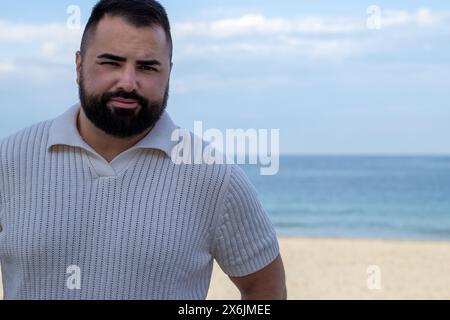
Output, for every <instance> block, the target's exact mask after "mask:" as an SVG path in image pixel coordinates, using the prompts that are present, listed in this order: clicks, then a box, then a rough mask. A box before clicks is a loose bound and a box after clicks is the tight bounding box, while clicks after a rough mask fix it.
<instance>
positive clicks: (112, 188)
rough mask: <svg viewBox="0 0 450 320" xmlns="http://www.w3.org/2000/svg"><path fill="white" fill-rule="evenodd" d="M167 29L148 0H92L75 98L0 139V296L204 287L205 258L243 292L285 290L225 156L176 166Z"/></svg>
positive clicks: (183, 292)
mask: <svg viewBox="0 0 450 320" xmlns="http://www.w3.org/2000/svg"><path fill="white" fill-rule="evenodd" d="M171 57H172V37H171V34H170V25H169V21H168V18H167V15H166V12H165V10H164V8H163V7H162V6H161V5H160V4H159V3H158V2H156V1H153V0H130V1H118V0H102V1H100V2H99V3H98V4H97V5H96V6H95V8H94V9H93V12H92V15H91V17H90V19H89V21H88V23H87V26H86V29H85V32H84V35H83V39H82V43H81V50H80V52H78V53H77V55H76V71H77V82H78V85H79V96H80V104H77V105H75V106H73V107H72V108H71V109H70V110H69V111H67V112H66V113H65V114H64V115H62V116H60V117H58V118H56V119H54V120H50V121H46V122H43V123H39V124H37V125H35V126H33V127H31V128H28V129H25V130H23V131H21V132H19V133H17V134H15V135H13V136H11V137H9V138H7V139H5V140H4V141H2V143H1V145H0V210H1V211H0V225H1V226H2V227H1V232H0V259H1V264H2V272H3V285H4V295H5V298H6V299H205V298H206V295H207V291H208V287H209V282H210V278H211V272H212V266H213V260H214V259H216V260H217V262H218V263H219V265H220V266H221V268H222V269H223V270H224V272H226V273H227V274H228V275H229V276H230V279H231V280H232V281H233V282H234V284H235V285H236V286H237V287H238V288H239V290H240V292H241V294H242V298H243V299H285V298H286V289H285V280H284V269H283V265H282V261H281V258H280V255H279V248H278V243H277V239H276V236H275V232H274V229H273V226H272V225H271V223H270V222H269V220H268V218H267V216H266V214H265V212H264V210H263V209H262V207H261V205H260V203H259V201H258V199H257V195H256V192H255V190H254V188H253V187H252V186H251V184H250V183H249V181H248V179H247V178H246V177H245V175H244V174H243V172H242V171H241V170H240V169H239V168H238V167H236V166H233V165H220V164H209V165H207V164H201V165H189V164H181V165H180V164H175V163H174V162H173V161H172V159H171V153H172V151H173V149H174V148H175V147H176V145H177V142H175V141H172V140H171V135H172V133H173V132H174V131H175V130H176V129H177V127H176V126H175V125H174V124H173V122H172V120H171V119H170V117H169V115H168V114H167V113H166V111H165V108H166V104H167V100H168V92H169V79H170V73H171V69H172V62H171Z"/></svg>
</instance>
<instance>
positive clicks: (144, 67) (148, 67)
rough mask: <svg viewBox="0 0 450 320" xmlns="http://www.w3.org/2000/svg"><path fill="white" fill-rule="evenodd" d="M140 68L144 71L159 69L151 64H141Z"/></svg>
mask: <svg viewBox="0 0 450 320" xmlns="http://www.w3.org/2000/svg"><path fill="white" fill-rule="evenodd" d="M139 69H141V70H143V71H158V70H157V69H156V68H153V67H151V66H140V67H139Z"/></svg>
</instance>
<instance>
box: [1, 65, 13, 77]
mask: <svg viewBox="0 0 450 320" xmlns="http://www.w3.org/2000/svg"><path fill="white" fill-rule="evenodd" d="M15 69H16V66H15V65H14V64H13V63H11V62H0V75H2V74H6V73H10V72H13V71H14V70H15Z"/></svg>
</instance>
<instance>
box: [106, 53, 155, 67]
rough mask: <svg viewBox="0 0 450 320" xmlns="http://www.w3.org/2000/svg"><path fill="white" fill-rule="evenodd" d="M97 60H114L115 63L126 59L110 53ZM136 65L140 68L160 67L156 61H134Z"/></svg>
mask: <svg viewBox="0 0 450 320" xmlns="http://www.w3.org/2000/svg"><path fill="white" fill-rule="evenodd" d="M97 58H98V59H108V60H114V61H117V62H126V61H127V58H124V57H120V56H116V55H115V54H111V53H104V54H101V55H99V56H98V57H97ZM136 64H138V65H141V66H162V63H161V62H159V61H158V60H138V61H136Z"/></svg>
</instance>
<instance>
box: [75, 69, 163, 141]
mask: <svg viewBox="0 0 450 320" xmlns="http://www.w3.org/2000/svg"><path fill="white" fill-rule="evenodd" d="M79 96H80V102H81V107H82V108H83V111H84V113H85V114H86V117H87V118H88V119H89V120H90V121H91V122H92V123H93V124H94V125H95V126H96V127H97V128H98V129H100V130H102V131H104V132H106V133H107V134H109V135H111V136H114V137H116V138H130V137H134V136H137V135H139V134H142V133H144V132H145V131H147V130H148V129H151V128H153V127H154V126H155V124H156V123H157V122H158V121H159V119H160V118H161V116H162V114H163V113H164V110H165V109H166V106H167V101H168V100H169V84H167V88H166V92H165V94H164V98H163V99H162V100H161V101H149V100H147V99H146V98H144V97H142V96H141V95H139V94H138V93H136V92H135V91H132V92H125V91H117V92H106V93H104V94H102V95H89V94H88V93H87V91H86V88H85V87H84V79H83V77H81V79H80V84H79ZM112 98H124V99H133V100H136V101H137V102H138V104H139V108H138V110H139V111H137V112H136V111H135V110H126V109H120V108H112V110H111V109H110V108H108V106H107V103H108V102H109V101H110V100H111V99H112Z"/></svg>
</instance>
